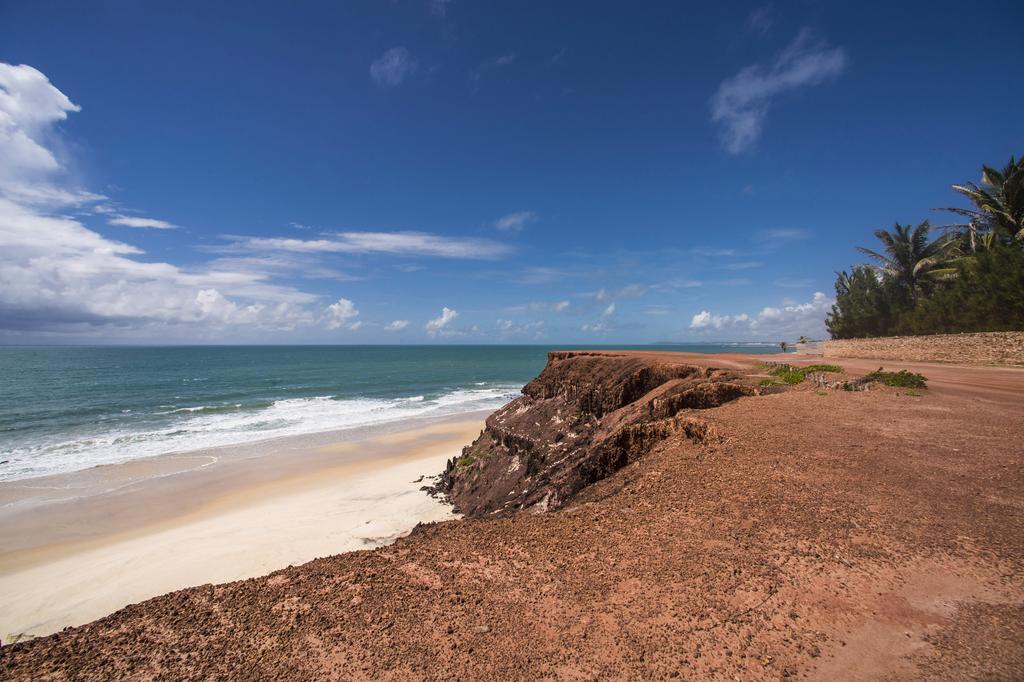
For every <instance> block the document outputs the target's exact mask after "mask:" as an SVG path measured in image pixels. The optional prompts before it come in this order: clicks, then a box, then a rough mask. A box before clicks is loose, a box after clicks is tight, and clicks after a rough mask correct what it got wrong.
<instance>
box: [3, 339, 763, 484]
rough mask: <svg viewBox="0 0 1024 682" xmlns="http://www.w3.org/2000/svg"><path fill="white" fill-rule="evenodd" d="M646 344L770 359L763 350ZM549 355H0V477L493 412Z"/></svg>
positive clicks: (409, 349) (133, 351)
mask: <svg viewBox="0 0 1024 682" xmlns="http://www.w3.org/2000/svg"><path fill="white" fill-rule="evenodd" d="M631 348H643V347H642V346H631ZM647 348H656V349H658V350H686V351H691V352H702V353H715V352H746V353H751V352H769V353H770V352H777V346H774V345H770V344H763V345H756V344H705V345H687V346H668V345H662V346H656V347H647ZM554 349H556V347H553V346H237V347H231V346H184V347H66V346H62V347H0V481H5V480H7V481H9V480H17V479H25V478H31V477H34V476H42V475H47V474H53V473H60V472H67V471H76V470H80V469H86V468H89V467H92V466H96V465H99V464H112V463H117V462H124V461H127V460H132V459H137V458H141V457H150V456H154V455H160V454H165V453H171V452H186V451H191V450H197V449H202V448H210V447H217V446H222V445H233V444H238V443H247V442H254V441H260V440H265V439H269V438H276V437H280V436H289V435H298V434H309V433H318V432H325V431H335V430H343V429H352V428H358V427H367V426H373V425H375V424H387V423H393V422H399V421H402V420H405V419H409V418H417V417H420V418H422V417H427V418H429V417H433V416H437V417H441V416H445V415H453V414H457V413H460V412H471V411H475V410H493V409H495V408H497V407H500V406H501V405H503V404H504V403H506V402H508V401H509V400H511V399H512V398H514V397H515V396H516V395H518V393H519V389H520V388H521V387H522V386H523V384H525V383H526V382H527V381H529V380H530V379H531V378H533V377H534V376H536V375H537V373H538V372H540V370H541V369H542V368H543V367H544V363H545V361H546V359H547V355H546V354H547V351H549V350H554Z"/></svg>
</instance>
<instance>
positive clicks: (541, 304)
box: [504, 300, 571, 315]
mask: <svg viewBox="0 0 1024 682" xmlns="http://www.w3.org/2000/svg"><path fill="white" fill-rule="evenodd" d="M570 305H571V304H570V303H569V301H568V300H565V301H554V302H552V303H548V302H545V301H531V302H529V303H524V304H521V305H512V306H508V307H506V308H504V311H505V312H506V313H509V314H511V315H522V314H524V313H546V312H552V313H564V312H565V311H566V310H568V309H569V307H570Z"/></svg>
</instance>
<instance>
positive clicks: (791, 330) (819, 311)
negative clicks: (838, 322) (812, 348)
mask: <svg viewBox="0 0 1024 682" xmlns="http://www.w3.org/2000/svg"><path fill="white" fill-rule="evenodd" d="M832 303H833V301H832V299H830V298H829V297H828V296H826V295H825V294H823V293H821V292H820V291H819V292H816V293H815V294H814V296H813V297H812V298H811V300H810V301H808V302H806V303H791V304H789V305H785V306H783V307H781V308H774V307H765V308H762V309H761V312H759V313H758V314H757V315H756V316H755V317H751V316H750V315H747V314H746V313H741V314H739V315H716V314H714V313H712V312H711V311H710V310H702V311H700V312H699V313H697V314H696V315H694V316H693V318H692V319H691V320H690V329H692V330H694V331H698V332H709V331H715V332H726V333H732V334H739V335H742V336H760V337H762V338H764V337H767V336H768V335H775V336H797V335H800V334H807V335H808V336H823V335H824V321H825V315H826V314H827V313H828V312H829V310H830V309H831V307H832Z"/></svg>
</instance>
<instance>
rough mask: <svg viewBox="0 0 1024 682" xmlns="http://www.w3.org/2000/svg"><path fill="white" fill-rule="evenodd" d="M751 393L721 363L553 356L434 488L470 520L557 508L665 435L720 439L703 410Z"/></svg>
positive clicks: (581, 354) (489, 420) (569, 354)
mask: <svg viewBox="0 0 1024 682" xmlns="http://www.w3.org/2000/svg"><path fill="white" fill-rule="evenodd" d="M752 393H753V389H752V388H750V387H749V386H747V385H745V384H744V383H742V381H741V380H740V379H739V377H737V376H735V375H733V374H731V373H729V372H726V371H724V370H719V369H709V368H705V367H698V366H695V365H686V364H680V363H670V362H664V361H655V360H650V359H645V358H641V357H636V356H629V355H621V356H618V355H610V354H604V353H602V354H598V353H586V352H553V353H549V354H548V364H547V367H545V368H544V371H543V372H541V374H540V376H538V377H537V378H536V379H534V380H533V381H531V382H530V383H529V384H527V385H526V386H525V387H524V388H523V395H522V396H521V397H519V398H516V399H515V400H513V401H512V402H511V403H509V404H508V405H506V406H505V407H503V408H502V409H500V410H498V411H497V412H495V413H494V414H492V415H491V416H490V417H488V418H487V423H486V428H485V429H484V431H483V433H481V435H480V437H479V438H477V439H476V441H474V442H473V444H472V445H469V446H467V447H465V448H463V450H462V455H461V456H459V457H455V458H453V459H451V460H450V461H449V462H448V467H447V469H446V470H445V472H444V474H443V475H442V476H441V478H440V480H439V482H438V485H437V487H436V491H437V492H439V493H443V494H445V495H447V496H448V498H449V499H450V500H451V501H452V503H453V504H454V506H455V509H456V511H458V512H460V513H462V514H465V515H467V516H485V515H491V514H498V515H501V514H510V513H514V512H517V511H520V510H530V511H535V512H541V511H547V510H549V509H556V508H558V507H561V506H562V505H563V504H565V503H566V502H567V501H568V500H570V499H571V498H572V497H573V495H575V494H576V493H578V492H579V491H580V490H582V489H583V488H584V487H586V486H588V485H590V484H591V483H594V482H596V481H599V480H601V479H602V478H605V477H606V476H608V475H610V474H612V473H613V472H615V471H616V470H618V469H620V468H622V467H623V466H625V465H626V464H628V463H629V462H630V461H632V460H633V459H635V458H636V457H639V456H641V455H643V453H644V452H646V451H647V450H649V449H650V448H651V447H652V446H653V445H654V444H655V443H657V442H658V441H660V440H662V439H664V438H666V437H668V436H671V435H674V434H677V433H684V434H685V435H686V436H688V437H689V438H691V439H693V440H696V441H699V442H713V441H715V440H716V439H717V437H718V436H717V434H716V433H715V432H714V428H713V427H711V426H710V425H709V424H707V422H705V421H704V420H702V419H700V418H699V416H698V415H699V410H702V409H707V408H711V407H716V406H718V405H721V404H722V403H725V402H728V401H730V400H735V399H736V398H739V397H741V396H744V395H751V394H752Z"/></svg>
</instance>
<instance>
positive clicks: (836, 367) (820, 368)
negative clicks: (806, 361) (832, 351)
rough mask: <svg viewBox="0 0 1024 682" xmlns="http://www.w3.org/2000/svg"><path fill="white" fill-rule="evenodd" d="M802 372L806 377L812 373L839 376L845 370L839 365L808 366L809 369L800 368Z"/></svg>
mask: <svg viewBox="0 0 1024 682" xmlns="http://www.w3.org/2000/svg"><path fill="white" fill-rule="evenodd" d="M799 369H800V371H801V372H803V373H804V374H805V375H806V374H810V373H811V372H835V373H836V374H839V373H841V372H842V371H843V368H842V367H840V366H839V365H808V366H807V367H800V368H799Z"/></svg>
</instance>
